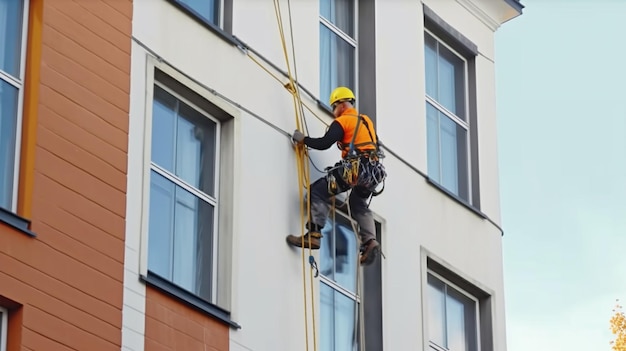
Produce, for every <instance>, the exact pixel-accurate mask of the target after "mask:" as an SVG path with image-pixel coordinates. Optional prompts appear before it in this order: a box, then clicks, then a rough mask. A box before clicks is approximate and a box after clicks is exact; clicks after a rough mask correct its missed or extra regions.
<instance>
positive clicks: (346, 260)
mask: <svg viewBox="0 0 626 351" xmlns="http://www.w3.org/2000/svg"><path fill="white" fill-rule="evenodd" d="M343 222H344V221H343V220H342V221H341V223H337V224H336V225H335V226H334V232H333V230H332V229H333V225H332V221H331V220H328V221H326V225H325V226H324V228H323V229H322V235H324V239H322V243H321V247H320V273H321V274H322V275H324V276H325V277H326V278H329V279H331V280H333V281H335V282H336V283H337V284H339V285H340V286H341V287H342V288H344V289H346V290H348V291H351V292H353V293H356V268H357V253H358V246H357V240H356V237H355V235H354V232H353V231H352V226H350V225H349V224H346V223H343Z"/></svg>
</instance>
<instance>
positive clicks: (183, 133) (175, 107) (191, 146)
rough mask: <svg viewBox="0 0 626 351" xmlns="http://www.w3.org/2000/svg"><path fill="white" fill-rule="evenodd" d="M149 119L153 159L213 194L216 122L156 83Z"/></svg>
mask: <svg viewBox="0 0 626 351" xmlns="http://www.w3.org/2000/svg"><path fill="white" fill-rule="evenodd" d="M152 119H153V120H152V161H153V162H155V163H156V164H157V165H159V167H162V168H164V169H166V170H168V171H169V172H171V173H173V174H175V175H176V176H178V177H179V178H180V179H182V180H184V181H185V182H187V183H188V184H190V185H191V186H193V187H195V188H197V189H199V190H201V191H203V192H205V193H206V194H209V195H211V196H214V195H215V166H216V165H215V156H216V133H217V125H216V123H215V122H213V121H211V120H210V119H209V118H208V117H206V116H204V115H203V114H201V113H200V112H198V111H196V110H194V109H193V108H191V107H190V106H189V105H187V104H185V103H183V102H181V101H179V100H178V99H176V97H174V96H173V95H171V94H170V93H168V92H166V91H165V90H163V89H162V88H159V87H158V86H155V89H154V105H153V112H152Z"/></svg>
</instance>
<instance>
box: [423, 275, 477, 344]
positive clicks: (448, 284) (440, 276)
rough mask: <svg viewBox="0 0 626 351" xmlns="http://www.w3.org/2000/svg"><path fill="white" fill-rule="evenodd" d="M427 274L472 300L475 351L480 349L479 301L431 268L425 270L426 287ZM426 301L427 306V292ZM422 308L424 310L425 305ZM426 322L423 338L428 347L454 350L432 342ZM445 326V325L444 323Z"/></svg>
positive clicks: (426, 281)
mask: <svg viewBox="0 0 626 351" xmlns="http://www.w3.org/2000/svg"><path fill="white" fill-rule="evenodd" d="M428 275H432V276H433V277H435V278H436V279H438V280H440V281H441V282H442V283H444V284H445V285H447V286H449V287H451V288H453V289H455V290H456V291H457V292H460V293H461V294H462V295H463V296H465V297H467V298H468V299H470V300H472V302H473V303H474V317H475V320H474V327H475V328H474V329H475V332H476V335H475V337H476V351H480V350H481V339H480V301H479V300H478V299H477V298H476V297H475V296H473V295H471V294H469V293H468V292H466V291H465V290H463V289H462V288H460V287H459V286H458V285H456V284H454V283H452V282H451V281H449V280H448V279H446V278H445V277H443V276H442V275H440V274H437V273H436V272H434V271H433V270H431V269H428V270H427V273H426V280H425V282H424V284H426V287H428V286H429V284H428ZM425 299H426V303H427V305H426V306H428V303H430V302H429V301H428V294H426V297H425ZM426 306H425V308H424V310H426V308H427V307H426ZM426 321H428V319H426ZM425 324H426V337H425V339H426V340H427V343H428V346H429V347H430V349H434V350H438V351H455V350H449V349H448V348H445V347H441V346H439V345H437V344H435V343H434V342H432V341H431V340H430V325H428V323H425ZM446 327H447V325H446Z"/></svg>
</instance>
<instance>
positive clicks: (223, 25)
mask: <svg viewBox="0 0 626 351" xmlns="http://www.w3.org/2000/svg"><path fill="white" fill-rule="evenodd" d="M163 1H167V2H168V3H170V4H171V5H172V6H174V7H176V8H177V9H179V10H180V11H182V12H183V13H185V14H186V15H187V16H189V17H191V18H192V19H193V20H194V21H196V22H198V24H200V25H202V26H203V27H205V28H207V29H208V30H210V31H211V32H213V33H214V34H215V35H217V36H218V37H220V38H221V39H223V40H224V41H226V42H228V43H229V44H231V45H234V46H237V47H238V46H240V45H241V43H239V41H238V40H236V39H235V38H234V37H233V35H232V31H233V3H232V2H233V1H235V0H216V1H219V2H220V3H219V8H220V9H219V11H218V12H219V13H218V15H219V16H220V18H219V21H218V22H219V25H218V24H215V23H213V22H211V21H209V20H207V19H205V18H204V17H203V16H201V15H200V14H199V13H198V12H196V11H195V10H194V9H193V8H192V7H191V6H189V5H187V4H185V3H183V2H181V1H180V0H163Z"/></svg>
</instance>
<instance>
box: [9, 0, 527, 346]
mask: <svg viewBox="0 0 626 351" xmlns="http://www.w3.org/2000/svg"><path fill="white" fill-rule="evenodd" d="M521 11H522V5H521V4H520V3H518V2H517V1H516V0H497V1H493V0H455V1H453V0H446V1H439V0H423V1H386V2H383V1H368V0H346V1H331V0H320V1H292V2H288V1H283V0H281V1H269V0H264V1H253V0H204V1H198V0H195V1H192V0H134V1H131V0H115V1H105V0H91V1H70V0H18V1H15V0H0V19H3V20H1V21H0V23H4V24H3V25H0V38H2V39H3V40H2V41H0V43H2V44H1V45H3V46H4V47H2V48H0V101H2V104H1V105H0V114H1V117H2V118H1V120H0V122H1V124H0V144H1V145H2V154H1V155H0V163H2V171H1V173H0V185H1V188H0V201H1V204H0V205H1V207H2V209H0V350H1V351H5V350H7V351H16V350H120V349H121V350H234V351H244V350H305V349H306V350H309V349H310V350H324V351H326V350H336V351H343V350H451V351H457V350H459V351H461V350H464V351H465V350H467V351H492V350H498V351H500V350H506V333H505V311H504V286H503V273H502V249H501V243H502V239H501V238H502V234H503V233H502V230H501V228H500V226H499V223H500V205H499V189H498V165H497V135H496V112H495V111H496V105H495V102H496V89H495V66H494V65H495V63H494V62H495V60H494V33H495V31H496V30H497V28H498V27H499V26H500V25H502V24H503V23H505V22H506V21H508V20H510V19H512V18H514V17H516V16H518V15H520V14H521ZM283 40H284V41H283ZM283 43H284V45H283ZM290 76H291V77H294V79H296V80H297V83H298V84H297V89H296V91H297V92H298V93H299V94H298V97H299V99H294V97H293V95H292V94H291V92H292V91H293V90H289V89H286V88H285V87H286V86H287V88H289V87H290V86H289V85H288V83H289V82H290V79H289V77H290ZM338 85H344V86H348V87H350V88H352V89H353V90H354V91H355V93H356V95H357V108H358V109H359V112H361V113H364V114H367V115H369V116H370V117H371V118H372V119H373V120H374V121H375V123H376V129H377V131H378V134H379V137H380V140H381V142H382V144H383V146H382V150H383V152H384V154H385V158H384V160H383V162H384V164H385V167H386V169H387V172H388V174H389V176H388V179H387V181H386V184H385V188H384V191H383V193H382V194H381V195H380V196H377V197H374V198H373V199H372V202H371V205H370V209H371V210H372V211H373V213H374V214H375V218H376V221H377V231H378V236H379V239H380V240H379V241H380V242H381V247H382V250H383V253H384V257H382V258H380V259H379V260H378V261H377V262H376V263H375V264H374V265H372V266H368V267H366V268H363V269H359V267H358V265H357V258H358V246H359V244H358V241H357V239H356V236H355V234H354V232H355V230H354V224H353V223H352V222H351V221H350V220H349V219H348V218H349V215H348V213H346V212H347V211H345V210H344V209H343V207H342V206H340V205H341V204H342V203H343V201H344V200H345V197H342V196H339V197H338V198H337V204H338V206H337V210H336V211H332V213H331V217H330V219H329V221H328V223H327V225H326V227H325V228H324V231H323V233H324V238H323V239H322V248H321V249H320V250H319V251H314V252H313V253H312V254H311V256H312V261H311V262H313V264H310V261H309V260H310V258H309V252H308V250H304V252H303V251H302V250H296V249H293V248H291V247H289V246H287V245H286V243H285V236H286V235H287V234H290V233H292V234H300V233H301V232H302V230H303V225H302V223H303V218H302V215H301V200H302V197H301V190H302V189H301V188H302V187H301V182H302V179H299V176H300V173H299V172H298V165H297V158H296V154H295V152H294V150H293V148H292V145H291V142H290V133H291V132H292V131H293V130H294V129H295V128H296V126H298V125H300V124H301V123H300V122H303V121H304V122H305V123H304V124H302V125H301V126H300V127H301V128H302V129H306V131H307V133H308V134H310V135H312V136H321V135H322V134H323V133H324V131H325V129H326V127H327V125H328V124H329V123H331V122H332V118H331V114H330V113H329V108H328V106H327V105H328V101H327V99H328V96H329V94H330V91H331V90H332V89H333V88H334V87H335V86H338ZM293 86H294V85H291V87H293ZM300 101H301V104H299V102H300ZM309 154H310V162H311V166H312V168H311V173H310V175H309V179H308V180H311V181H314V180H315V179H317V178H318V177H320V176H322V175H323V171H322V170H323V169H324V167H326V166H328V165H332V164H334V163H335V162H336V161H337V160H338V158H339V157H340V155H339V151H338V150H337V149H335V148H334V147H333V148H331V149H329V150H326V151H310V153H309Z"/></svg>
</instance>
